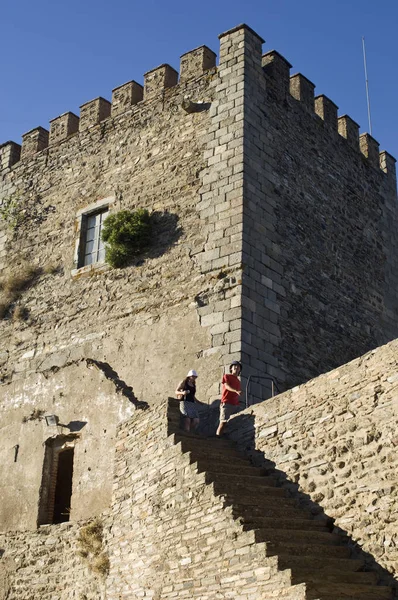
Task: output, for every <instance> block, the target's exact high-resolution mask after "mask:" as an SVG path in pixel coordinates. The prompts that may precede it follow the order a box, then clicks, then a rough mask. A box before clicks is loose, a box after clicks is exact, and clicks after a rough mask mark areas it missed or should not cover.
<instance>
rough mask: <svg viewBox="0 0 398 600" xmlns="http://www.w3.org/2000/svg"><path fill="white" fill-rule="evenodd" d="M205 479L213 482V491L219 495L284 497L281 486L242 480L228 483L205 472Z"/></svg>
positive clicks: (284, 493)
mask: <svg viewBox="0 0 398 600" xmlns="http://www.w3.org/2000/svg"><path fill="white" fill-rule="evenodd" d="M206 481H207V482H213V486H214V491H215V493H216V494H218V495H219V496H221V495H223V496H225V495H226V494H227V495H234V494H235V495H236V494H238V495H239V493H241V494H259V495H260V496H262V495H263V496H266V497H269V496H273V497H275V498H286V491H285V490H284V489H282V488H277V487H272V486H267V485H262V484H260V483H259V484H257V485H255V484H253V485H246V484H245V482H244V481H243V482H242V483H229V482H228V481H222V482H220V481H219V479H218V478H217V477H213V473H208V472H207V473H206Z"/></svg>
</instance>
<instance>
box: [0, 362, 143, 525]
mask: <svg viewBox="0 0 398 600" xmlns="http://www.w3.org/2000/svg"><path fill="white" fill-rule="evenodd" d="M2 391H3V392H4V396H3V398H2V400H1V403H0V422H1V436H0V453H1V456H2V461H1V465H2V468H1V481H0V522H1V529H2V530H3V531H4V530H13V529H22V530H23V529H34V528H35V527H36V526H37V520H38V513H39V499H40V489H41V485H42V473H43V466H44V456H45V442H46V440H50V439H51V438H54V437H56V436H59V435H60V434H63V435H70V434H75V435H76V436H77V438H76V441H75V450H74V472H73V490H72V503H71V513H70V518H71V519H72V520H73V521H77V520H80V519H88V518H90V517H92V516H93V515H96V514H99V513H100V512H101V511H102V510H104V509H105V508H106V507H108V506H109V504H110V500H111V494H112V473H113V463H114V445H115V435H116V425H117V423H119V422H120V421H121V420H123V419H126V418H128V417H129V416H131V415H132V414H133V412H134V409H135V407H134V405H133V404H132V403H131V402H130V401H129V400H128V399H127V398H126V397H124V396H123V395H121V394H117V393H116V388H115V385H114V383H113V382H112V380H109V379H107V378H106V377H105V375H104V374H103V372H102V371H100V370H99V369H97V368H96V367H94V366H91V367H88V366H87V364H86V362H85V361H81V362H77V364H70V365H69V366H65V368H63V369H60V370H59V371H58V372H55V373H53V372H51V371H47V372H41V373H37V374H31V375H30V376H29V377H28V378H26V379H24V380H23V381H22V380H19V381H15V382H14V383H11V384H10V385H9V386H3V388H2ZM35 410H36V411H42V413H43V414H55V415H57V416H58V417H59V423H60V424H62V425H63V426H61V425H59V426H58V427H57V426H47V425H46V422H45V419H44V418H43V416H42V417H41V418H34V416H33V415H32V413H33V411H35ZM36 414H37V413H36ZM16 446H17V447H18V451H17V453H16V452H15V449H16Z"/></svg>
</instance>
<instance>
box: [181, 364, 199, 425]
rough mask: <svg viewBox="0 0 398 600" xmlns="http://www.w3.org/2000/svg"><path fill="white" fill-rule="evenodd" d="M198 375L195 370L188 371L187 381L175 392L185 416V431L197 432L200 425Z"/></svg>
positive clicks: (184, 380) (183, 381)
mask: <svg viewBox="0 0 398 600" xmlns="http://www.w3.org/2000/svg"><path fill="white" fill-rule="evenodd" d="M197 376H198V374H197V372H196V371H195V370H194V369H191V370H190V371H188V375H187V376H186V378H185V379H183V380H182V381H181V383H179V384H178V386H177V389H176V391H175V393H176V396H177V398H178V400H179V401H180V412H181V414H183V415H184V417H185V418H184V431H187V432H189V431H195V430H196V429H197V427H198V425H199V413H198V409H197V408H196V406H195V401H196V396H195V394H196V378H197Z"/></svg>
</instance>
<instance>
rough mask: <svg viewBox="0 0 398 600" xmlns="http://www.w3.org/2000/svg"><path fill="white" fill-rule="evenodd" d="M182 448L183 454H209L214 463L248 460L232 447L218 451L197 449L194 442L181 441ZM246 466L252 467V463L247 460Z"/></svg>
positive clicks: (218, 449)
mask: <svg viewBox="0 0 398 600" xmlns="http://www.w3.org/2000/svg"><path fill="white" fill-rule="evenodd" d="M181 447H182V451H183V452H193V453H195V452H198V453H201V454H207V455H208V457H209V459H210V460H213V461H214V460H217V459H218V458H220V459H221V460H223V461H224V462H229V463H232V464H233V461H234V460H235V459H243V460H247V459H246V458H245V456H243V455H242V454H241V453H240V452H239V451H238V450H235V448H230V447H226V448H216V449H213V448H209V447H208V446H205V447H202V446H200V447H197V446H195V445H194V444H192V442H190V441H187V440H181ZM246 464H248V465H250V462H249V461H248V460H247V463H246ZM250 466H251V465H250Z"/></svg>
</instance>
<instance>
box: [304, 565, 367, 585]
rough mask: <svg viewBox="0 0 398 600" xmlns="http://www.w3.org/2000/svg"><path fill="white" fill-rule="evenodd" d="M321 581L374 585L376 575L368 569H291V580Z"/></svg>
mask: <svg viewBox="0 0 398 600" xmlns="http://www.w3.org/2000/svg"><path fill="white" fill-rule="evenodd" d="M310 581H321V582H330V583H358V584H361V585H376V584H377V581H378V577H377V574H376V573H373V572H370V571H366V572H365V571H354V572H352V571H343V570H342V569H340V570H337V569H330V568H324V569H299V568H294V569H292V582H293V583H302V582H310Z"/></svg>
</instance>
